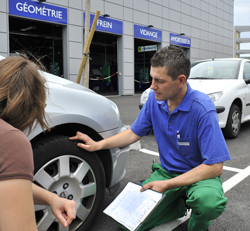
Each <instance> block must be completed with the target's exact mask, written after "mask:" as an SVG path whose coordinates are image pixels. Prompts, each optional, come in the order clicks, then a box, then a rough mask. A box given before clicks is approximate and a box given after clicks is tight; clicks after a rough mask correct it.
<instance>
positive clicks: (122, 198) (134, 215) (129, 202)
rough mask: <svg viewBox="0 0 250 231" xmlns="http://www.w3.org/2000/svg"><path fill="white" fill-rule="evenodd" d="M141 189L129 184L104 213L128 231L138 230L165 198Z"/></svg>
mask: <svg viewBox="0 0 250 231" xmlns="http://www.w3.org/2000/svg"><path fill="white" fill-rule="evenodd" d="M140 189H141V186H140V185H137V184H134V183H131V182H129V183H128V184H127V185H126V187H125V188H124V189H123V191H122V192H121V193H120V194H119V195H118V196H117V197H116V198H115V200H114V201H113V202H112V203H111V204H110V205H109V206H108V207H107V208H106V209H105V210H104V213H106V214H107V215H109V216H110V217H112V218H113V219H115V220H116V221H117V222H119V223H120V224H122V225H123V226H125V227H126V228H127V229H129V230H131V231H133V230H136V229H137V227H138V226H139V225H140V224H141V223H142V222H143V221H144V220H145V218H146V217H147V216H148V215H149V214H150V212H151V211H152V210H153V209H154V208H155V207H156V205H157V204H158V203H159V202H160V201H161V199H162V198H163V196H164V195H163V194H162V193H159V192H156V191H153V190H150V189H148V190H146V191H144V192H140Z"/></svg>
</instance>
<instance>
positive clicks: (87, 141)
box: [70, 129, 141, 152]
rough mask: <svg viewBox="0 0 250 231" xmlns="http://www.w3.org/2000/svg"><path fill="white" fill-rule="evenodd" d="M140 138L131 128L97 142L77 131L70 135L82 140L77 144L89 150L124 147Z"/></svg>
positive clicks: (73, 138) (72, 138)
mask: <svg viewBox="0 0 250 231" xmlns="http://www.w3.org/2000/svg"><path fill="white" fill-rule="evenodd" d="M140 138H141V137H140V136H138V135H136V134H135V133H134V132H133V131H132V130H131V129H127V130H125V131H122V132H120V133H118V134H116V135H114V136H111V137H109V138H106V139H103V140H100V141H97V142H96V141H94V140H92V139H91V138H90V137H89V136H87V135H86V134H83V133H81V132H77V133H76V135H75V136H73V137H70V139H71V140H81V141H83V142H84V143H78V144H77V145H78V146H79V147H80V148H83V149H85V150H87V151H89V152H93V151H97V150H101V149H109V148H119V147H125V146H127V145H129V144H132V143H134V142H136V141H138V140H139V139H140Z"/></svg>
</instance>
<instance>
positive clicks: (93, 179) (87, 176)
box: [32, 135, 105, 231]
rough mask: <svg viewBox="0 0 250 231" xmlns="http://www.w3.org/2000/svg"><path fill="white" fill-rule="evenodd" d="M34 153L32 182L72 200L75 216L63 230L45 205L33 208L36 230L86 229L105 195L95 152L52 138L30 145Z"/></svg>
mask: <svg viewBox="0 0 250 231" xmlns="http://www.w3.org/2000/svg"><path fill="white" fill-rule="evenodd" d="M32 146H33V151H34V164H35V171H34V182H35V183H36V184H38V185H40V186H41V187H43V188H45V189H47V190H49V191H51V192H53V193H56V194H57V195H58V196H60V197H63V198H67V199H70V200H74V201H75V202H76V207H77V214H76V219H75V220H74V221H73V222H72V224H71V225H70V226H69V227H68V228H66V229H64V228H63V227H62V226H61V225H60V224H59V222H58V221H57V219H56V218H55V217H54V215H53V213H52V212H51V209H50V208H49V207H48V206H36V208H35V210H36V211H35V213H36V220H37V226H38V230H39V231H59V230H69V231H76V230H77V231H80V230H89V227H90V226H91V224H93V220H94V219H95V217H96V215H97V213H98V212H99V210H100V206H101V204H102V201H103V195H104V192H105V172H104V168H103V166H102V163H101V161H100V159H99V158H98V156H97V154H96V153H89V152H87V151H85V150H82V149H80V148H78V147H77V145H76V142H73V141H70V140H69V138H68V137H66V136H60V135H51V136H48V137H45V138H42V139H39V140H38V142H35V143H34V144H32Z"/></svg>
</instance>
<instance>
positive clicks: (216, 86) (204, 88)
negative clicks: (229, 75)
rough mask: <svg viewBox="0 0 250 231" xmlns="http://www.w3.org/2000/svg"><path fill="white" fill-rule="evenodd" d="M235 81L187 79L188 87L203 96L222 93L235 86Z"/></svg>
mask: <svg viewBox="0 0 250 231" xmlns="http://www.w3.org/2000/svg"><path fill="white" fill-rule="evenodd" d="M238 81H239V80H237V79H188V83H189V84H190V86H191V87H192V88H193V89H195V90H199V91H201V92H203V93H205V94H211V93H214V92H219V91H224V90H225V89H228V88H231V87H233V86H235V85H236V84H237V82H238Z"/></svg>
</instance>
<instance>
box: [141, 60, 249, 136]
mask: <svg viewBox="0 0 250 231" xmlns="http://www.w3.org/2000/svg"><path fill="white" fill-rule="evenodd" d="M188 82H189V84H190V85H191V87H192V88H193V89H197V90H199V91H201V92H204V93H206V94H207V95H209V96H210V97H211V99H212V100H213V102H214V104H215V107H216V110H217V114H218V118H219V124H220V127H221V128H222V131H223V133H224V136H225V137H227V138H235V137H237V136H238V134H239V132H240V127H241V124H242V123H244V122H246V121H249V120H250V60H248V59H242V58H221V59H208V60H200V61H197V62H194V63H193V64H192V68H191V73H190V76H189V78H188ZM149 91H150V89H147V90H146V91H144V92H143V93H142V95H141V100H140V104H139V107H140V108H141V107H142V106H143V105H144V103H145V102H146V100H147V98H148V94H149Z"/></svg>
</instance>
